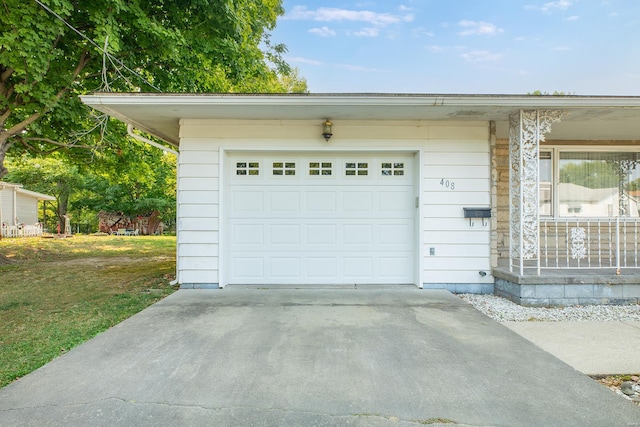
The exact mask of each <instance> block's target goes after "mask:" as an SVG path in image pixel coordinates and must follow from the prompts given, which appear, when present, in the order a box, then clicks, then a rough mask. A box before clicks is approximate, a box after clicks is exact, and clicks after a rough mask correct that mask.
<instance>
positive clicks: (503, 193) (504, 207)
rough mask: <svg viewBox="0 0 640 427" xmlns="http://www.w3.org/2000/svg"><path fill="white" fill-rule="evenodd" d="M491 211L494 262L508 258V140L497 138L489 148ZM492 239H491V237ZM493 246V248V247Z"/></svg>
mask: <svg viewBox="0 0 640 427" xmlns="http://www.w3.org/2000/svg"><path fill="white" fill-rule="evenodd" d="M491 169H492V170H491V180H492V183H491V184H492V190H493V192H492V196H493V197H492V203H493V204H494V205H493V206H492V212H494V213H495V214H494V217H495V223H494V224H493V225H494V230H495V235H494V236H492V237H494V239H495V240H494V241H492V255H494V258H495V262H496V264H494V266H496V265H497V263H500V261H501V260H508V259H509V140H508V139H497V140H496V141H495V145H494V146H493V147H492V150H491ZM492 240H493V239H492ZM494 246H495V249H494Z"/></svg>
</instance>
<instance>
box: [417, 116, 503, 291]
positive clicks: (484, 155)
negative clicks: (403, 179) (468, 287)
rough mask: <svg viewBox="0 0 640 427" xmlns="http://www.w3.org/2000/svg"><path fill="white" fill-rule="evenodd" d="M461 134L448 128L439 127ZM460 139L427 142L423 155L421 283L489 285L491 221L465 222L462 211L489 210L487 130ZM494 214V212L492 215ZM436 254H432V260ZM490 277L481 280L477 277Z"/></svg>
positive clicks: (470, 132) (471, 131)
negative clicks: (432, 252) (475, 208)
mask: <svg viewBox="0 0 640 427" xmlns="http://www.w3.org/2000/svg"><path fill="white" fill-rule="evenodd" d="M439 131H441V132H433V134H434V135H435V134H440V135H439V136H440V137H441V138H446V134H447V132H449V133H451V134H458V135H459V134H460V132H461V130H460V129H456V128H451V127H446V128H440V129H439ZM465 131H466V132H464V133H465V135H464V137H463V138H461V139H459V140H455V141H449V140H444V139H443V140H439V141H430V142H429V144H428V145H427V146H426V147H425V149H424V151H423V155H422V158H423V193H422V197H423V200H422V204H423V207H424V218H423V236H422V242H423V254H424V261H423V264H422V267H423V282H424V283H425V285H426V286H428V284H454V283H460V284H464V283H472V284H475V283H492V282H493V278H492V277H491V275H490V272H491V264H490V253H491V250H490V239H491V238H490V224H491V222H490V220H485V221H484V224H483V222H482V220H481V219H472V220H471V222H470V221H469V219H468V218H464V214H463V212H464V210H463V208H464V207H489V206H490V156H489V143H488V127H487V126H478V127H477V128H474V129H465ZM494 214H495V213H494ZM431 251H434V255H431ZM480 271H485V272H487V273H488V274H487V275H486V276H484V277H482V276H481V275H480V274H479V272H480Z"/></svg>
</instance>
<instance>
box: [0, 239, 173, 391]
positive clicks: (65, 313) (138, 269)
mask: <svg viewBox="0 0 640 427" xmlns="http://www.w3.org/2000/svg"><path fill="white" fill-rule="evenodd" d="M175 245H176V240H175V237H172V236H169V237H167V236H139V237H123V236H74V237H73V238H67V239H41V238H26V239H2V240H0V254H2V255H4V256H5V257H6V258H7V259H8V260H10V261H11V262H10V263H8V264H4V265H2V264H0V387H3V386H5V385H7V384H9V383H10V382H12V381H14V380H15V379H17V378H20V377H22V376H24V375H26V374H28V373H29V372H31V371H33V370H35V369H37V368H39V367H40V366H42V365H44V364H45V363H47V362H49V361H51V360H52V359H54V358H55V357H57V356H59V355H61V354H64V353H65V352H67V351H69V350H70V349H71V348H73V347H75V346H77V345H78V344H81V343H83V342H84V341H86V340H88V339H89V338H91V337H93V336H95V335H96V334H98V333H100V332H102V331H104V330H106V329H108V328H110V327H111V326H113V325H115V324H117V323H119V322H121V321H123V320H124V319H126V318H128V317H130V316H132V315H133V314H135V313H137V312H139V311H141V310H142V309H144V308H145V307H148V306H149V305H151V304H153V303H154V302H156V301H158V300H160V299H162V298H164V297H165V296H167V295H169V294H171V293H172V292H173V289H172V288H171V287H170V286H169V282H170V281H171V280H172V279H173V277H174V274H175Z"/></svg>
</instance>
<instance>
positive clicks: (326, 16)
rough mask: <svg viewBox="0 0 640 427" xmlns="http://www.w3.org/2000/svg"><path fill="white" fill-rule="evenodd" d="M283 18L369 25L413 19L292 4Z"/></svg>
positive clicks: (383, 24) (407, 15)
mask: <svg viewBox="0 0 640 427" xmlns="http://www.w3.org/2000/svg"><path fill="white" fill-rule="evenodd" d="M283 19H293V20H310V21H319V22H335V21H354V22H367V23H369V24H371V25H380V26H385V25H391V24H396V23H399V22H403V21H404V22H411V21H413V15H410V14H406V15H394V14H391V13H377V12H372V11H370V10H348V9H338V8H334V7H320V8H318V9H315V10H310V9H307V7H306V6H294V7H293V9H291V12H289V13H287V14H286V15H285V16H284V18H283Z"/></svg>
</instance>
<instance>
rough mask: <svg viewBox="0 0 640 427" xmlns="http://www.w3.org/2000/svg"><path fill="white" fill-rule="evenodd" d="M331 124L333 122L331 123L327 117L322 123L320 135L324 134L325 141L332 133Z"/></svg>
mask: <svg viewBox="0 0 640 427" xmlns="http://www.w3.org/2000/svg"><path fill="white" fill-rule="evenodd" d="M331 126H333V123H331V122H330V121H329V119H327V120H325V121H324V123H323V124H322V136H324V139H325V140H326V141H327V142H328V141H329V140H330V139H331V137H332V136H333V133H331Z"/></svg>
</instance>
